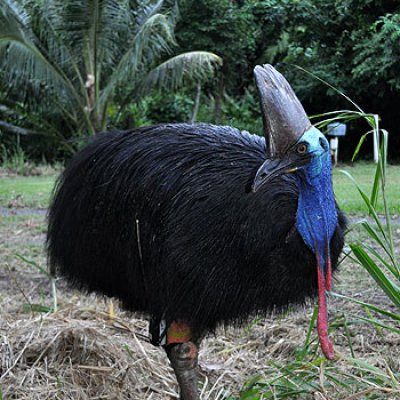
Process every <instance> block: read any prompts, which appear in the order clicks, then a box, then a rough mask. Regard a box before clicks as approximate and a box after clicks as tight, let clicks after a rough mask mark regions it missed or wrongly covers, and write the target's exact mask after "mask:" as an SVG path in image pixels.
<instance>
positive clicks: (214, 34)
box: [177, 0, 259, 93]
mask: <svg viewBox="0 0 400 400" xmlns="http://www.w3.org/2000/svg"><path fill="white" fill-rule="evenodd" d="M242 3H245V2H234V1H230V0H218V1H214V0H187V1H185V2H184V5H183V6H182V7H181V19H180V21H179V22H178V25H177V37H178V39H179V44H180V48H181V49H182V50H184V51H186V50H187V49H189V48H193V47H195V48H201V49H205V50H208V51H212V52H215V53H217V54H218V55H219V56H221V57H222V59H223V61H224V63H223V66H222V70H221V75H222V76H223V85H224V86H225V85H227V86H228V88H229V92H230V93H233V92H234V93H238V92H239V93H240V92H242V91H243V89H244V83H246V84H248V79H251V65H252V62H251V61H250V60H251V59H252V58H253V54H254V52H255V46H256V35H257V31H258V29H259V27H258V26H257V24H255V21H254V16H253V14H252V13H251V12H249V10H248V6H247V4H242ZM249 67H250V69H249ZM246 78H247V81H246V80H245V79H246Z"/></svg>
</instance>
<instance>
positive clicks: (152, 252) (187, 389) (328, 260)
mask: <svg viewBox="0 0 400 400" xmlns="http://www.w3.org/2000/svg"><path fill="white" fill-rule="evenodd" d="M254 72H255V78H256V84H257V88H258V91H259V95H260V99H261V108H262V113H263V121H264V129H265V136H266V137H265V140H264V139H263V138H261V137H259V136H255V135H250V134H249V133H247V132H241V131H239V130H237V129H234V128H231V127H227V126H215V125H209V124H194V125H190V124H164V125H158V126H150V127H142V128H138V129H133V130H129V131H124V132H107V133H102V134H99V135H97V136H96V137H95V139H94V140H93V141H92V142H91V143H90V144H89V145H88V146H87V147H86V148H84V149H83V150H82V151H80V152H79V153H78V154H77V155H76V156H75V157H74V158H73V159H72V161H71V162H70V163H69V165H68V166H67V168H66V169H65V171H64V173H63V174H62V175H61V177H60V178H59V180H58V183H57V187H56V190H55V193H54V196H53V199H52V204H51V207H50V211H49V229H48V236H47V248H48V255H49V265H50V269H51V271H52V272H53V273H55V272H56V271H57V272H59V273H61V274H62V275H63V276H64V277H66V278H67V279H68V280H69V281H70V282H71V283H72V284H73V285H75V286H76V287H78V288H81V289H84V290H87V291H89V292H98V293H102V294H105V295H107V296H111V297H115V298H118V299H120V300H121V302H122V304H123V305H124V307H126V309H128V310H132V311H135V312H139V313H142V314H144V315H147V316H149V318H150V321H151V323H150V333H151V336H152V342H153V343H154V344H158V345H162V346H164V348H165V350H166V352H167V354H168V357H169V359H170V361H171V364H172V366H173V368H174V371H175V374H176V376H177V379H178V382H179V385H180V388H181V396H182V398H183V399H185V400H189V399H190V400H192V399H197V398H198V394H197V388H196V384H197V374H196V371H197V357H198V347H199V344H200V341H201V339H202V338H203V336H204V335H205V334H206V333H207V332H209V331H214V330H215V329H216V327H217V326H218V325H221V324H223V325H228V324H231V323H233V324H238V323H239V324H240V322H243V321H245V320H246V319H247V318H248V317H249V316H254V315H256V314H260V313H266V312H268V311H271V310H273V309H282V308H284V307H287V305H288V304H293V303H302V302H304V300H305V299H306V298H307V297H310V296H313V295H318V297H319V312H318V321H317V330H318V333H319V338H320V344H321V347H322V351H323V352H324V354H325V355H326V357H327V358H329V359H332V358H333V356H334V352H333V347H332V344H331V342H330V341H329V338H328V317H327V306H326V298H325V291H326V290H329V289H330V282H331V276H332V273H333V272H334V271H335V269H336V264H337V261H338V257H339V254H340V252H341V250H342V247H343V231H344V228H345V218H344V216H343V215H342V213H341V212H340V210H339V209H338V208H337V206H336V203H335V199H334V194H333V190H332V180H331V161H330V154H329V149H328V142H327V140H326V138H325V137H324V135H322V134H321V133H320V131H319V130H317V129H316V128H315V127H313V126H312V125H311V123H310V121H309V119H308V117H307V115H306V113H305V111H304V109H303V107H302V106H301V104H300V102H299V101H298V99H297V97H296V95H295V94H294V92H293V90H292V89H291V87H290V86H289V84H288V83H287V81H286V80H285V78H284V77H283V76H282V75H281V74H279V73H278V72H277V71H276V70H275V69H274V68H273V67H271V66H269V65H265V66H257V67H256V68H255V70H254Z"/></svg>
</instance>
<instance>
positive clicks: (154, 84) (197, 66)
mask: <svg viewBox="0 0 400 400" xmlns="http://www.w3.org/2000/svg"><path fill="white" fill-rule="evenodd" d="M221 65H222V59H221V58H220V57H219V56H217V55H216V54H214V53H209V52H206V51H193V52H188V53H183V54H179V55H177V56H175V57H172V58H170V59H169V60H167V61H165V62H163V63H162V64H160V65H158V66H157V67H156V68H154V69H153V70H152V71H150V72H149V73H148V74H147V76H146V79H145V80H144V81H143V83H142V85H141V91H142V92H144V91H148V90H150V89H176V88H177V87H178V86H181V85H182V84H183V83H184V82H187V81H191V82H194V81H196V82H197V81H202V80H204V79H207V78H209V77H210V76H212V75H213V74H214V72H215V70H216V69H217V68H218V67H220V66H221Z"/></svg>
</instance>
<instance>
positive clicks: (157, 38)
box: [99, 14, 173, 109]
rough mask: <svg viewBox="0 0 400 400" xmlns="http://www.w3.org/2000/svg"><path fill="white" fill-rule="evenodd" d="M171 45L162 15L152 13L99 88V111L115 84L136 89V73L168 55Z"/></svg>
mask: <svg viewBox="0 0 400 400" xmlns="http://www.w3.org/2000/svg"><path fill="white" fill-rule="evenodd" d="M172 43H173V33H172V27H171V25H170V24H169V22H168V19H167V18H166V16H165V15H163V14H154V15H152V16H151V17H150V18H148V19H147V20H146V22H145V23H144V24H143V25H142V26H141V27H140V30H139V31H138V32H137V34H136V35H135V37H134V40H133V42H132V44H131V47H130V48H129V49H128V50H127V51H126V53H125V54H124V56H123V57H122V58H121V60H120V62H119V63H118V65H117V67H116V68H115V69H114V71H113V72H112V74H111V76H110V77H109V79H108V81H107V84H106V86H105V87H104V88H103V90H102V93H101V97H100V105H99V106H100V108H102V109H104V108H105V107H104V105H105V104H107V102H109V101H110V99H111V98H112V96H113V94H114V92H115V90H116V88H117V87H118V85H120V84H123V85H125V86H127V85H128V87H132V86H137V85H138V80H139V79H138V78H139V76H138V75H139V74H140V71H143V70H145V69H146V68H148V66H149V65H152V64H153V63H154V62H155V60H157V59H158V58H159V57H160V56H161V55H162V54H165V53H168V52H170V50H171V48H170V45H171V44H172Z"/></svg>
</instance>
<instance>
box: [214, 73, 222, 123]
mask: <svg viewBox="0 0 400 400" xmlns="http://www.w3.org/2000/svg"><path fill="white" fill-rule="evenodd" d="M223 92H224V79H223V76H222V75H220V76H219V78H218V82H217V88H216V91H215V103H214V121H215V123H216V124H219V123H221V118H222V95H223Z"/></svg>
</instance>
